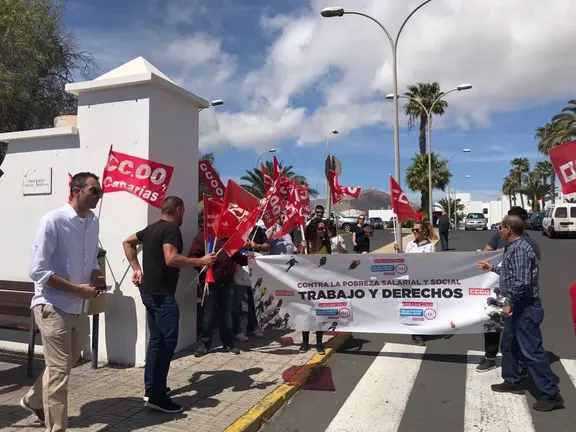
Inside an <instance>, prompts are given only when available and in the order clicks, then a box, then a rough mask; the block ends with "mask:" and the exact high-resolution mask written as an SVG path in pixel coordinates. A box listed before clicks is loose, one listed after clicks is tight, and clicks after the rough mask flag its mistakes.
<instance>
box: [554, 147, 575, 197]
mask: <svg viewBox="0 0 576 432" xmlns="http://www.w3.org/2000/svg"><path fill="white" fill-rule="evenodd" d="M549 155H550V162H551V163H552V165H553V166H554V171H555V172H556V176H557V177H558V178H559V179H560V183H561V184H562V193H563V194H571V193H575V192H576V141H570V142H568V143H566V144H562V145H559V146H558V147H552V148H551V149H550V152H549Z"/></svg>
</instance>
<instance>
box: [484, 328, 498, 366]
mask: <svg viewBox="0 0 576 432" xmlns="http://www.w3.org/2000/svg"><path fill="white" fill-rule="evenodd" d="M501 335H502V333H500V332H499V331H497V332H493V333H484V351H485V352H484V355H485V356H486V358H489V359H495V358H496V356H497V355H498V351H499V350H500V336H501Z"/></svg>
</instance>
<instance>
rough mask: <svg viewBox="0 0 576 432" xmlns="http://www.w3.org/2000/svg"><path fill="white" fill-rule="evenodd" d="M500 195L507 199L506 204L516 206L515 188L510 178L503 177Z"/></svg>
mask: <svg viewBox="0 0 576 432" xmlns="http://www.w3.org/2000/svg"><path fill="white" fill-rule="evenodd" d="M502 193H503V194H504V195H506V196H507V197H508V202H509V203H510V205H516V187H515V185H514V184H513V180H512V179H511V178H510V176H506V177H504V182H503V183H502Z"/></svg>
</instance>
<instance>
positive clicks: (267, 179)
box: [260, 164, 274, 192]
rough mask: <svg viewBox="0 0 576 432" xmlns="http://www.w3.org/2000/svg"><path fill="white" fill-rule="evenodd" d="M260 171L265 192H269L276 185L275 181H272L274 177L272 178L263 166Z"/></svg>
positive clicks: (261, 165)
mask: <svg viewBox="0 0 576 432" xmlns="http://www.w3.org/2000/svg"><path fill="white" fill-rule="evenodd" d="M260 171H262V183H263V184H264V190H265V191H266V192H267V191H268V190H269V189H270V188H271V187H272V185H273V184H274V180H272V176H270V173H269V172H268V170H267V169H266V167H265V166H264V165H263V164H260Z"/></svg>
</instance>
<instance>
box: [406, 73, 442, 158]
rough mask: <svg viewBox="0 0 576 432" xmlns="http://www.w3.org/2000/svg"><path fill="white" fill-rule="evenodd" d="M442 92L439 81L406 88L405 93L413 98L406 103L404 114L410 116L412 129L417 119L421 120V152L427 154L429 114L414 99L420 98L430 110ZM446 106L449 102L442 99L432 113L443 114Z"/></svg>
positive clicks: (409, 123)
mask: <svg viewBox="0 0 576 432" xmlns="http://www.w3.org/2000/svg"><path fill="white" fill-rule="evenodd" d="M442 93H443V92H442V91H441V90H440V84H438V83H437V82H433V83H422V82H419V83H418V84H411V85H409V86H408V87H407V88H406V92H405V93H404V95H405V96H406V97H408V98H411V99H409V102H408V103H407V104H406V105H404V114H406V115H407V116H408V129H412V127H413V126H414V123H415V122H416V120H420V125H419V127H420V139H419V149H420V154H426V127H427V126H428V115H427V114H426V111H424V109H422V107H421V106H420V104H419V103H418V102H415V101H413V100H412V99H418V100H419V101H420V102H422V105H424V106H425V107H426V109H427V110H430V109H431V108H432V104H433V103H434V101H436V100H437V99H438V98H439V97H440V96H441V95H442ZM446 108H448V102H446V101H444V100H440V101H438V102H437V103H436V104H435V105H434V108H433V109H432V115H433V116H434V115H437V116H441V115H443V114H444V113H445V111H446Z"/></svg>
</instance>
